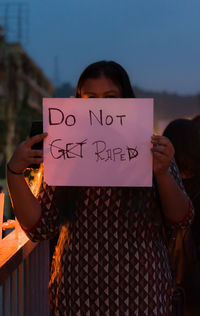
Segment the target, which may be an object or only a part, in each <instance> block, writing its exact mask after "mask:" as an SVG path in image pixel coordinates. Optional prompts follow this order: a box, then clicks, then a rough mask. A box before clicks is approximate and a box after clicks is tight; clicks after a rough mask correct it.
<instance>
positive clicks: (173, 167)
mask: <svg viewBox="0 0 200 316" xmlns="http://www.w3.org/2000/svg"><path fill="white" fill-rule="evenodd" d="M169 172H170V174H171V175H172V176H173V178H174V179H175V181H176V183H177V184H178V186H179V188H180V189H181V190H182V191H183V193H184V194H185V195H186V197H187V199H188V211H187V214H186V215H185V216H184V217H183V218H182V219H181V220H180V221H179V222H172V221H167V225H168V226H171V227H172V228H185V227H187V226H190V225H191V223H192V221H193V218H194V208H193V205H192V202H191V200H190V198H189V197H188V195H187V193H186V191H185V188H184V186H183V182H182V178H181V175H180V172H179V169H178V166H177V164H176V162H175V160H174V159H173V160H172V162H171V164H170V167H169Z"/></svg>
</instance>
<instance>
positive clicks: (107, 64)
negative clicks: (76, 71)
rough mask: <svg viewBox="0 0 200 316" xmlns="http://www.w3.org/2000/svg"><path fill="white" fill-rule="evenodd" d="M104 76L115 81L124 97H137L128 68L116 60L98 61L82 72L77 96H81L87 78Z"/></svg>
mask: <svg viewBox="0 0 200 316" xmlns="http://www.w3.org/2000/svg"><path fill="white" fill-rule="evenodd" d="M101 76H104V77H106V78H108V79H110V80H111V81H112V82H113V83H115V84H116V85H117V86H118V87H119V88H120V90H121V92H122V98H135V93H134V91H133V88H132V86H131V83H130V79H129V76H128V74H127V72H126V70H125V69H124V68H123V67H122V66H121V65H119V64H118V63H116V62H114V61H105V60H102V61H98V62H95V63H93V64H90V65H89V66H88V67H87V68H86V69H85V70H84V71H83V72H82V74H81V76H80V78H79V80H78V84H77V88H76V94H75V96H76V98H80V97H81V88H82V86H83V84H84V82H85V81H86V80H87V79H90V78H94V79H97V78H99V77H101Z"/></svg>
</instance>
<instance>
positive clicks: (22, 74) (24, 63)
mask: <svg viewBox="0 0 200 316" xmlns="http://www.w3.org/2000/svg"><path fill="white" fill-rule="evenodd" d="M53 93H54V87H53V85H52V84H51V82H50V81H49V79H48V78H47V77H46V76H45V74H44V73H43V72H42V70H41V69H40V68H39V67H38V65H37V64H36V63H35V62H34V61H33V60H32V59H31V57H30V56H29V55H28V54H27V52H26V51H25V50H24V48H23V47H22V45H21V44H20V43H6V40H5V38H4V35H3V30H2V28H0V178H4V176H5V163H6V161H7V160H8V159H9V158H10V156H11V155H12V153H13V151H14V149H15V147H16V145H17V143H18V142H19V141H21V140H22V139H25V138H26V137H27V135H28V134H29V131H30V126H31V122H32V121H34V120H39V119H41V118H42V98H43V97H51V96H52V95H53Z"/></svg>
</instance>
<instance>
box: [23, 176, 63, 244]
mask: <svg viewBox="0 0 200 316" xmlns="http://www.w3.org/2000/svg"><path fill="white" fill-rule="evenodd" d="M54 192H55V187H51V186H48V185H47V184H46V183H45V182H42V183H41V187H40V191H39V193H38V195H37V199H38V201H39V202H40V205H41V209H42V214H41V217H40V219H39V220H38V222H37V223H36V224H35V225H34V226H33V227H32V228H31V229H28V230H26V229H24V231H25V233H26V235H27V236H28V237H29V238H30V239H31V240H32V241H34V242H35V241H41V240H45V239H51V238H53V237H55V236H56V234H57V233H58V232H59V228H60V224H59V211H58V209H57V208H56V205H55V203H54Z"/></svg>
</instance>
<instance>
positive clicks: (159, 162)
mask: <svg viewBox="0 0 200 316" xmlns="http://www.w3.org/2000/svg"><path fill="white" fill-rule="evenodd" d="M151 142H152V144H153V147H152V149H151V150H152V153H153V171H154V174H155V176H159V175H162V174H165V173H166V172H167V171H168V168H169V165H170V163H171V161H172V159H173V157H174V152H175V151H174V147H173V145H172V143H171V142H170V140H169V139H168V138H167V137H165V136H152V137H151Z"/></svg>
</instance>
